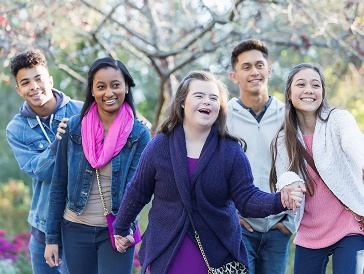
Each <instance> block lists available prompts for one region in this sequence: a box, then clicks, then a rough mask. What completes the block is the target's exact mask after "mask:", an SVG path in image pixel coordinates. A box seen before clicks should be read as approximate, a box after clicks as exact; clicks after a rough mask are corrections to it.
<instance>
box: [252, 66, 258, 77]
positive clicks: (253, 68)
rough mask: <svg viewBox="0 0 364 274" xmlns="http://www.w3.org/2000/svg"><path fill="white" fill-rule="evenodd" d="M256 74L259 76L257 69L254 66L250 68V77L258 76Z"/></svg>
mask: <svg viewBox="0 0 364 274" xmlns="http://www.w3.org/2000/svg"><path fill="white" fill-rule="evenodd" d="M258 74H259V71H258V69H257V68H256V67H255V66H252V69H251V75H258Z"/></svg>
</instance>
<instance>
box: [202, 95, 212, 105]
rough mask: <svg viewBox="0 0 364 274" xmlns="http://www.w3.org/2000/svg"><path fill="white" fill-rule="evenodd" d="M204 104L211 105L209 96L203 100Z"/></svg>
mask: <svg viewBox="0 0 364 274" xmlns="http://www.w3.org/2000/svg"><path fill="white" fill-rule="evenodd" d="M202 103H203V104H204V105H210V104H211V101H210V99H209V98H208V97H205V98H204V100H203V102H202Z"/></svg>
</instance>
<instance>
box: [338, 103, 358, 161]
mask: <svg viewBox="0 0 364 274" xmlns="http://www.w3.org/2000/svg"><path fill="white" fill-rule="evenodd" d="M332 115H333V117H332V118H333V120H334V124H333V128H334V129H335V130H337V132H338V134H339V138H340V144H341V147H342V149H343V150H344V152H345V153H346V154H347V155H348V156H349V157H350V158H351V159H352V160H353V161H354V162H355V163H356V165H357V166H358V167H359V168H363V167H364V135H363V133H362V132H361V131H360V129H359V127H358V125H357V123H356V120H355V118H354V116H353V115H352V114H351V113H350V112H348V111H346V110H341V111H337V112H333V114H332Z"/></svg>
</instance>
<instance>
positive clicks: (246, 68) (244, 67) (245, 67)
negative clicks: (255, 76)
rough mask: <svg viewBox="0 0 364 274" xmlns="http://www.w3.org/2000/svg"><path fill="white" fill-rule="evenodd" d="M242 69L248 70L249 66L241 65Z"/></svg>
mask: <svg viewBox="0 0 364 274" xmlns="http://www.w3.org/2000/svg"><path fill="white" fill-rule="evenodd" d="M242 69H243V70H249V69H250V66H243V67H242Z"/></svg>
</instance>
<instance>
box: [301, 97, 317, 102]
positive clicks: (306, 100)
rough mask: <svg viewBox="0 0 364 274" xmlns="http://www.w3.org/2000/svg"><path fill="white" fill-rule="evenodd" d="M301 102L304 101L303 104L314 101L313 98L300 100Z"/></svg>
mask: <svg viewBox="0 0 364 274" xmlns="http://www.w3.org/2000/svg"><path fill="white" fill-rule="evenodd" d="M301 101H304V102H313V101H315V99H313V98H302V99H301Z"/></svg>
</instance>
